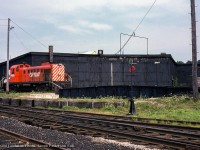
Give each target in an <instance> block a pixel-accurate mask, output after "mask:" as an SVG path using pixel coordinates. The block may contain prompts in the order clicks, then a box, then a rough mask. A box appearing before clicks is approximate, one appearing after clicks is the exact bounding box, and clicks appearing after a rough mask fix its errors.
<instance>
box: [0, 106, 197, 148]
mask: <svg viewBox="0 0 200 150" xmlns="http://www.w3.org/2000/svg"><path fill="white" fill-rule="evenodd" d="M0 114H2V115H6V116H10V117H15V118H16V119H18V120H20V121H22V122H25V123H27V124H30V125H34V126H39V127H42V128H49V129H54V130H60V131H64V132H72V133H75V134H82V135H92V136H102V137H109V138H114V139H126V140H127V139H128V140H130V141H132V142H134V143H136V144H141V145H149V144H150V145H151V146H152V147H155V146H156V147H157V148H162V149H163V148H166V149H171V148H173V149H200V129H199V128H194V127H183V126H172V125H166V124H165V125H160V124H152V123H144V122H138V121H131V120H129V119H128V118H122V117H117V116H116V117H114V116H113V117H112V116H110V117H109V116H106V115H89V114H87V113H85V114H84V113H83V114H80V113H74V112H68V111H56V110H47V109H39V108H24V107H11V106H4V105H0Z"/></svg>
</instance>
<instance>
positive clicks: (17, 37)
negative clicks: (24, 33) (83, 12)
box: [12, 30, 28, 51]
mask: <svg viewBox="0 0 200 150" xmlns="http://www.w3.org/2000/svg"><path fill="white" fill-rule="evenodd" d="M12 32H13V33H14V35H15V37H16V39H17V40H18V41H19V42H20V44H21V45H22V46H23V47H24V48H25V49H26V51H28V48H27V47H26V46H25V44H24V43H23V42H22V41H21V40H20V38H19V36H18V35H17V33H16V32H15V31H14V30H12Z"/></svg>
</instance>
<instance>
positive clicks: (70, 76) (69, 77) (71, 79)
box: [68, 75, 72, 87]
mask: <svg viewBox="0 0 200 150" xmlns="http://www.w3.org/2000/svg"><path fill="white" fill-rule="evenodd" d="M68 76H69V78H70V85H71V87H72V77H71V76H70V75H68Z"/></svg>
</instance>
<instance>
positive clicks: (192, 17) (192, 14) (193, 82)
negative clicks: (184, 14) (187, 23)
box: [190, 0, 198, 101]
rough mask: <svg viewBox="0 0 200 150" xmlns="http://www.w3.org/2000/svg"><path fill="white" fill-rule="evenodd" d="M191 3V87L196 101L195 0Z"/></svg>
mask: <svg viewBox="0 0 200 150" xmlns="http://www.w3.org/2000/svg"><path fill="white" fill-rule="evenodd" d="M190 1H191V22H192V87H193V99H194V101H197V99H198V84H197V43H196V41H197V39H196V14H195V0H190Z"/></svg>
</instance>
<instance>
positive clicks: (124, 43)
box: [116, 0, 157, 54]
mask: <svg viewBox="0 0 200 150" xmlns="http://www.w3.org/2000/svg"><path fill="white" fill-rule="evenodd" d="M156 2H157V0H155V1H154V2H153V4H152V5H151V7H150V8H149V9H148V11H147V12H146V14H145V15H144V17H143V18H142V20H141V21H140V22H139V24H138V25H137V27H136V28H135V30H133V33H132V34H131V35H130V36H129V38H128V40H127V41H126V42H125V43H124V45H123V46H122V47H120V50H119V51H117V53H116V54H118V53H119V52H120V51H121V50H122V49H123V48H124V47H125V46H126V45H127V44H128V42H129V41H130V39H131V38H132V37H133V35H135V32H136V31H137V29H138V28H139V27H140V25H141V24H142V22H143V21H144V19H145V18H146V16H147V15H148V14H149V12H150V11H151V9H152V8H153V6H154V5H155V4H156Z"/></svg>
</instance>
